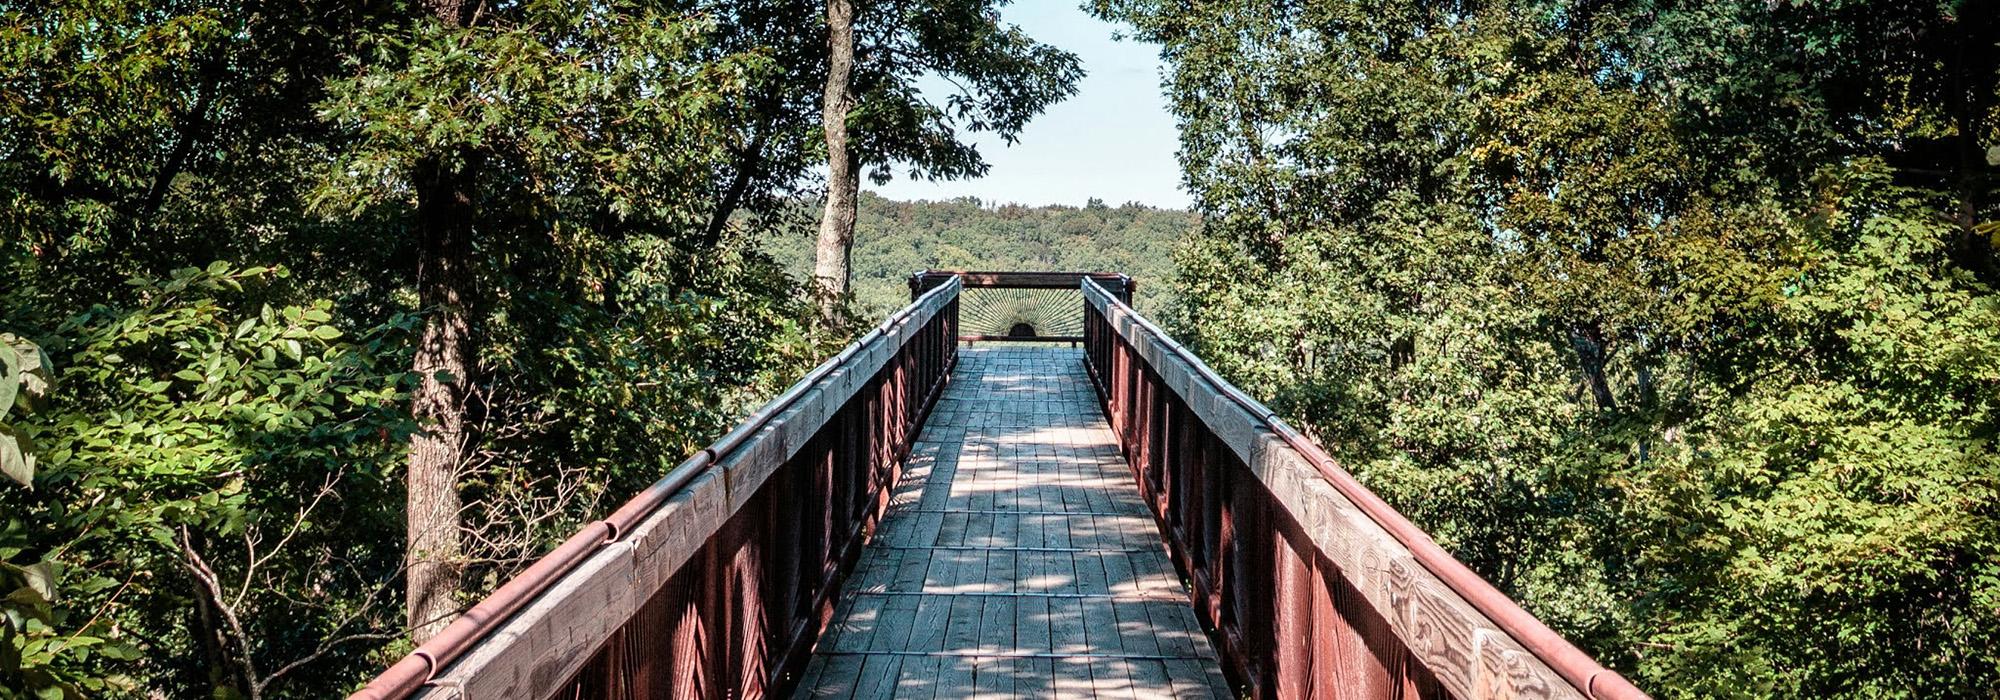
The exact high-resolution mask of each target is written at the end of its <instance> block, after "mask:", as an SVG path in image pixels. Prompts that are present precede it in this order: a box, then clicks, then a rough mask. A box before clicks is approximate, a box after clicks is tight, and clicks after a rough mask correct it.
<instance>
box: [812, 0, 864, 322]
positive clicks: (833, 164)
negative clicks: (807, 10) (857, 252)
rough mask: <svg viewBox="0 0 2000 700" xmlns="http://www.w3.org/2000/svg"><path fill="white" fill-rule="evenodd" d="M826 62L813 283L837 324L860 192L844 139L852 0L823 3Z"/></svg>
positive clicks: (849, 105)
mask: <svg viewBox="0 0 2000 700" xmlns="http://www.w3.org/2000/svg"><path fill="white" fill-rule="evenodd" d="M826 40H827V49H828V62H827V71H826V95H825V101H824V103H823V111H822V116H821V119H822V121H823V122H824V128H825V130H826V163H827V182H826V211H825V212H823V213H822V214H821V215H820V220H819V246H818V248H817V251H816V256H815V258H814V264H813V281H814V282H815V283H817V286H818V292H819V295H820V299H819V303H820V317H821V318H822V319H824V320H826V321H827V322H829V323H831V322H833V321H834V320H836V317H837V316H838V314H839V311H840V304H841V301H842V300H843V298H845V297H846V296H847V282H848V277H849V274H850V272H851V269H850V268H849V266H848V256H849V254H850V253H852V252H853V249H854V219H855V216H856V206H857V200H858V199H859V197H860V193H861V173H860V165H861V164H860V161H859V159H858V158H857V157H856V156H855V154H854V151H853V150H852V148H851V147H850V145H849V144H848V140H847V136H848V134H847V113H848V111H849V110H850V109H853V107H854V86H853V78H854V0H827V2H826Z"/></svg>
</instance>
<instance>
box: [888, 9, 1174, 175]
mask: <svg viewBox="0 0 2000 700" xmlns="http://www.w3.org/2000/svg"><path fill="white" fill-rule="evenodd" d="M1077 2H1078V0H1021V1H1019V2H1016V3H1015V4H1012V5H1008V6H1007V7H1005V8H1004V9H1002V10H1001V15H1002V17H1003V18H1004V19H1005V20H1006V21H1008V22H1012V23H1015V24H1018V25H1020V26H1021V28H1022V29H1025V30H1027V32H1028V34H1029V35H1030V36H1033V37H1035V38H1036V39H1039V40H1041V41H1043V42H1046V43H1050V44H1054V45H1056V46H1058V47H1061V48H1063V49H1064V50H1067V51H1069V52H1071V53H1074V54H1076V55H1077V57H1078V58H1081V59H1082V60H1083V69H1084V71H1085V72H1086V73H1087V74H1086V75H1085V76H1084V78H1083V81H1082V82H1081V83H1080V84H1078V86H1077V94H1076V95H1075V96H1074V97H1071V98H1069V99H1068V100H1064V101H1063V102H1061V103H1059V104H1057V105H1055V106H1054V107H1051V108H1049V110H1048V111H1047V112H1045V113H1043V114H1042V115H1041V116H1039V117H1036V118H1035V120H1034V121H1033V122H1030V123H1029V124H1028V127H1027V128H1026V129H1023V130H1022V131H1021V134H1020V140H1019V141H1017V142H1016V143H1015V144H1014V145H1013V146H1008V145H1007V144H1006V142H1004V141H1001V140H1000V139H999V138H997V137H994V136H993V135H991V134H977V135H971V139H972V141H973V142H975V143H977V144H979V151H980V153H981V154H983V155H984V156H985V157H986V162H988V163H990V164H992V166H993V169H992V170H990V171H988V172H987V174H986V176H985V177H982V178H976V179H971V180H960V181H945V182H926V181H922V180H916V181H912V180H910V179H909V178H906V177H903V176H902V175H903V174H904V173H903V172H901V171H899V172H898V173H897V178H896V179H895V180H894V181H891V182H890V183H889V184H888V185H885V186H881V187H877V186H875V184H874V183H871V182H868V181H866V180H865V179H864V180H863V181H862V184H861V186H862V188H863V189H866V190H870V191H873V192H875V193H877V194H880V195H882V196H884V197H888V198H890V199H951V198H953V197H962V196H966V195H971V196H974V197H978V198H979V199H980V200H982V201H985V202H988V203H1004V202H1014V203H1020V204H1069V205H1082V204H1083V203H1084V201H1085V200H1087V199H1089V198H1091V197H1097V198H1099V199H1103V200H1104V201H1105V202H1108V203H1110V204H1111V205H1113V206H1116V205H1118V204H1122V203H1124V202H1127V201H1137V202H1141V203H1144V204H1150V205H1153V206H1156V207H1173V208H1183V207H1186V206H1187V204H1188V197H1187V195H1186V194H1185V193H1183V192H1181V190H1180V179H1181V169H1180V164H1179V163H1178V162H1176V161H1175V160H1174V149H1175V148H1176V147H1177V146H1178V145H1179V142H1178V138H1179V136H1178V132H1177V131H1176V130H1175V128H1174V120H1173V117H1172V116H1170V115H1168V114H1167V109H1166V102H1165V100H1164V99H1163V98H1162V97H1161V95H1160V58H1159V47H1157V46H1155V45H1153V44H1145V43H1140V42H1137V41H1132V40H1129V39H1128V40H1124V41H1114V40H1112V34H1113V32H1115V31H1117V29H1118V27H1117V26H1116V25H1112V24H1109V23H1106V22H1103V21H1100V20H1098V19H1097V18H1095V17H1092V16H1090V14H1089V13H1086V12H1084V11H1083V10H1082V9H1080V8H1079V7H1078V6H1077ZM943 86H944V83H943V82H942V81H934V83H933V84H926V89H927V90H936V91H937V92H935V93H933V94H937V95H942V94H944V87H943ZM941 101H942V100H940V102H941ZM965 136H967V135H965V134H961V137H965Z"/></svg>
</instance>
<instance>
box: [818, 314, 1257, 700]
mask: <svg viewBox="0 0 2000 700" xmlns="http://www.w3.org/2000/svg"><path fill="white" fill-rule="evenodd" d="M959 353H960V354H959V360H958V366H957V368H956V369H955V370H954V371H953V373H952V383H951V384H950V386H949V388H948V389H946V391H945V393H944V395H943V396H942V397H941V398H940V399H939V401H938V404H937V406H936V407H935V408H934V409H933V411H932V413H931V415H930V418H929V420H928V422H927V423H926V425H925V427H924V430H923V433H922V435H921V437H920V438H919V442H917V444H916V445H915V447H914V449H913V450H912V451H911V453H910V457H909V459H908V460H907V462H906V467H905V474H904V477H903V479H902V481H901V483H899V484H898V486H897V489H896V491H895V493H894V495H893V497H892V499H891V502H890V506H889V512H888V515H887V517H886V518H885V519H884V520H883V522H882V526H881V528H880V529H879V530H878V531H877V533H876V536H875V539H874V541H873V542H872V543H871V544H870V545H869V546H868V548H867V550H866V551H865V552H864V554H863V555H862V561H861V562H860V564H859V565H858V566H857V568H856V570H855V571H854V573H853V575H852V576H851V577H850V578H849V579H848V583H847V584H846V587H845V589H844V590H843V591H842V592H841V597H840V600H839V603H838V605H837V606H836V608H835V611H834V617H833V620H832V621H831V622H830V623H829V625H828V627H827V629H826V631H825V633H824V634H823V635H822V636H821V638H820V640H819V642H818V644H817V645H816V647H815V648H814V655H813V658H812V660H811V662H810V663H809V664H808V665H807V667H806V669H805V671H804V673H803V675H802V676H801V678H800V682H799V685H798V692H797V696H798V697H800V698H932V697H937V698H963V697H989V698H997V697H1057V698H1085V697H1117V698H1210V697H1215V698H1226V697H1231V694H1230V692H1229V690H1228V686H1227V684H1226V682H1225V681H1224V680H1223V675H1222V672H1221V669H1220V666H1219V665H1218V663H1217V657H1216V653H1215V650H1214V648H1213V647H1212V646H1211V645H1210V644H1209V640H1208V638H1207V637H1206V636H1205V635H1204V634H1203V633H1202V631H1201V629H1200V628H1199V626H1198V625H1197V623H1196V621H1195V616H1194V612H1193V610H1192V608H1190V606H1189V604H1188V597H1187V590H1186V588H1185V587H1183V585H1182V583H1181V581H1180V580H1179V578H1178V577H1177V576H1176V574H1175V572H1174V567H1173V565H1172V564H1171V563H1170V562H1169V560H1168V559H1167V554H1166V550H1165V549H1164V547H1163V545H1162V543H1161V540H1160V537H1159V533H1158V531H1157V529H1156V528H1155V526H1154V521H1153V519H1152V518H1151V517H1150V516H1149V515H1147V512H1146V507H1145V505H1144V503H1143V502H1142V501H1141V500H1140V495H1139V492H1138V490H1137V488H1136V487H1135V486H1134V482H1133V478H1132V472H1131V471H1130V469H1129V468H1128V467H1127V466H1126V463H1125V460H1124V458H1123V457H1122V456H1121V455H1120V452H1119V449H1118V443H1117V440H1116V438H1115V436H1114V435H1113V433H1112V432H1111V429H1110V426H1109V425H1108V424H1107V423H1106V422H1105V418H1104V414H1103V412H1102V410H1101V409H1100V407H1099V404H1098V401H1097V396H1096V394H1095V393H1094V392H1093V390H1092V389H1091V384H1090V379H1089V376H1088V374H1087V373H1086V371H1085V369H1084V365H1083V362H1084V359H1083V354H1082V352H1081V351H1079V350H1075V349H1070V348H1059V347H1003V348H990V347H977V348H964V349H961V350H960V351H959Z"/></svg>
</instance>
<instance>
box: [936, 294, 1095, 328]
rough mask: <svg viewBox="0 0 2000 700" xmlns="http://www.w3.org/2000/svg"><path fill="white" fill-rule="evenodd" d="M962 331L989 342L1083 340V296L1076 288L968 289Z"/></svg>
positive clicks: (962, 310)
mask: <svg viewBox="0 0 2000 700" xmlns="http://www.w3.org/2000/svg"><path fill="white" fill-rule="evenodd" d="M959 314H960V316H959V319H960V324H961V326H960V332H961V333H964V334H966V335H973V336H981V337H983V338H987V339H1002V338H1005V339H1018V340H1028V339H1033V338H1081V337H1083V295H1082V294H1081V293H1079V292H1078V291H1076V290H1073V289H968V290H965V291H964V292H962V293H961V294H960V296H959Z"/></svg>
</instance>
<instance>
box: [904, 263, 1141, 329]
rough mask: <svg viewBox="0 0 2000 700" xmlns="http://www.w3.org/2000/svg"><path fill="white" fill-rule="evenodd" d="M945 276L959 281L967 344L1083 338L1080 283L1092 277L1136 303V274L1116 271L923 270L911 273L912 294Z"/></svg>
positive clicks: (1126, 300) (927, 288) (918, 292)
mask: <svg viewBox="0 0 2000 700" xmlns="http://www.w3.org/2000/svg"><path fill="white" fill-rule="evenodd" d="M947 280H957V281H958V282H959V283H960V284H962V285H964V287H965V289H966V291H965V293H964V294H963V295H962V296H961V304H962V310H961V318H962V325H961V330H962V333H961V334H960V335H959V338H958V339H959V340H963V341H967V342H991V341H1002V342H1059V343H1060V342H1067V343H1079V342H1082V341H1083V299H1082V298H1081V297H1080V296H1078V290H1079V289H1080V288H1079V286H1078V285H1079V284H1081V283H1082V282H1083V281H1084V280H1093V281H1095V282H1097V283H1098V284H1099V285H1101V286H1103V287H1104V288H1105V289H1106V290H1109V291H1110V292H1111V294H1112V295H1114V296H1117V297H1118V298H1120V299H1123V300H1124V301H1125V303H1127V304H1130V303H1132V291H1133V289H1134V288H1135V286H1136V285H1135V284H1134V283H1133V282H1132V278H1130V277H1127V276H1125V275H1123V274H1120V273H1116V272H988V271H973V270H924V271H922V272H918V273H916V274H913V275H910V298H911V299H915V298H917V296H918V295H921V294H923V293H924V292H925V291H928V290H930V289H931V288H932V287H935V286H937V285H939V284H943V283H944V282H945V281H947Z"/></svg>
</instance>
